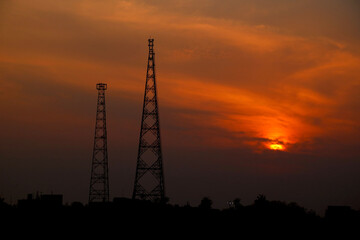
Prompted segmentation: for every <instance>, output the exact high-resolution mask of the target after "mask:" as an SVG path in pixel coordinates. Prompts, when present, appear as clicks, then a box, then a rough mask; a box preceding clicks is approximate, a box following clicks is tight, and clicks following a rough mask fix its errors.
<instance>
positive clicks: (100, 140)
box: [89, 83, 109, 203]
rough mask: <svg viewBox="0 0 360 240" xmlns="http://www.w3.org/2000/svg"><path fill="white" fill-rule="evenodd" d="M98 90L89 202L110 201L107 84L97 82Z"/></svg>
mask: <svg viewBox="0 0 360 240" xmlns="http://www.w3.org/2000/svg"><path fill="white" fill-rule="evenodd" d="M96 89H97V90H98V99H97V108H96V123H95V137H94V148H93V156H92V167H91V179H90V189H89V203H93V202H108V201H109V173H108V172H109V171H108V152H107V133H106V111H105V90H106V89H107V84H105V83H98V84H96Z"/></svg>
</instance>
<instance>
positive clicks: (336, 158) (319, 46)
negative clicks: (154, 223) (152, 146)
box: [0, 0, 360, 213]
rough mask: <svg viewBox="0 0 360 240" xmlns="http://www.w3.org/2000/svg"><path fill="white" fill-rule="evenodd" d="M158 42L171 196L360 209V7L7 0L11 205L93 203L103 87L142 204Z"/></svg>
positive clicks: (4, 122)
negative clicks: (139, 179) (144, 118)
mask: <svg viewBox="0 0 360 240" xmlns="http://www.w3.org/2000/svg"><path fill="white" fill-rule="evenodd" d="M149 37H152V38H154V39H155V41H154V45H155V47H154V50H155V53H156V55H155V58H156V74H157V76H156V77H157V88H158V89H157V90H158V98H159V99H158V101H159V111H160V127H161V134H162V148H163V161H164V174H165V187H166V195H167V196H168V197H169V198H170V202H171V203H177V204H180V205H183V204H186V202H187V201H189V202H190V204H191V205H193V206H196V205H198V204H199V203H200V200H201V198H202V197H204V196H207V197H210V198H211V199H212V200H213V201H214V207H218V208H224V207H226V202H227V201H228V200H233V199H234V198H236V197H239V198H241V199H242V202H243V203H244V204H250V203H251V202H252V201H253V200H254V199H255V198H256V196H257V195H258V194H264V195H266V196H267V197H268V198H269V199H273V200H283V201H287V202H297V203H299V204H300V205H302V206H304V207H306V208H308V209H314V210H316V211H318V212H319V213H322V212H321V211H323V210H324V209H325V208H326V207H327V205H349V206H352V207H353V208H355V209H360V1H357V0H317V1H313V0H301V1H300V0H299V1H295V0H293V1H289V0H272V1H268V0H223V1H216V0H183V1H180V0H167V1H165V0H154V1H145V0H133V1H130V0H127V1H126V0H105V1H99V0H66V1H48V0H32V1H27V0H14V1H0V111H1V114H0V124H1V133H2V134H1V140H0V196H2V197H4V198H5V201H7V202H12V203H16V201H17V199H19V198H24V197H26V194H27V193H36V192H37V191H39V192H43V193H51V192H53V193H61V194H64V200H65V202H69V203H71V202H73V201H81V202H84V203H86V202H87V197H88V185H89V181H90V168H91V156H92V145H93V140H94V139H93V137H94V136H93V134H94V125H95V113H96V100H97V99H96V98H97V92H96V83H98V82H105V83H107V84H108V90H107V92H106V104H107V105H106V110H107V128H108V129H107V130H108V151H109V175H110V197H111V198H113V197H131V194H132V188H133V181H134V177H135V167H136V157H137V147H138V141H139V139H138V138H139V131H140V121H141V110H142V100H143V94H144V86H145V76H146V64H147V54H148V46H147V39H148V38H149Z"/></svg>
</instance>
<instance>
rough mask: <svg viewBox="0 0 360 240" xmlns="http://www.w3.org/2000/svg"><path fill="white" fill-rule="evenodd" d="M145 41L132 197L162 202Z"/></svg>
mask: <svg viewBox="0 0 360 240" xmlns="http://www.w3.org/2000/svg"><path fill="white" fill-rule="evenodd" d="M148 41H149V57H148V64H147V72H146V83H145V94H144V104H143V112H142V119H141V130H140V140H139V148H138V157H137V166H136V175H135V184H134V192H133V197H132V198H133V199H143V200H152V201H163V200H164V199H165V186H164V172H163V163H162V152H161V141H160V124H159V110H158V103H157V96H156V81H155V53H154V39H149V40H148Z"/></svg>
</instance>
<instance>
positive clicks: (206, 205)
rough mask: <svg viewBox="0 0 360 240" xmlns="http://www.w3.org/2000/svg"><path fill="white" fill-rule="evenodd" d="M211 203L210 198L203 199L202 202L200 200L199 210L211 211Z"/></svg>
mask: <svg viewBox="0 0 360 240" xmlns="http://www.w3.org/2000/svg"><path fill="white" fill-rule="evenodd" d="M212 204H213V202H212V200H211V199H210V198H208V197H204V198H203V199H202V200H201V203H200V205H199V208H203V209H211V206H212Z"/></svg>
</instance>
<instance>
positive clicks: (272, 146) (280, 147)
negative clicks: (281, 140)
mask: <svg viewBox="0 0 360 240" xmlns="http://www.w3.org/2000/svg"><path fill="white" fill-rule="evenodd" d="M269 148H270V149H271V150H284V149H285V148H284V145H282V144H278V143H273V144H270V145H269Z"/></svg>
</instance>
